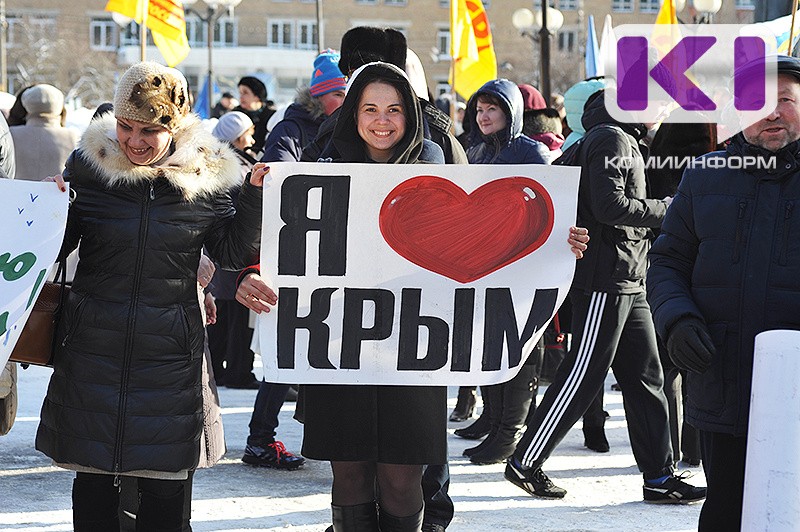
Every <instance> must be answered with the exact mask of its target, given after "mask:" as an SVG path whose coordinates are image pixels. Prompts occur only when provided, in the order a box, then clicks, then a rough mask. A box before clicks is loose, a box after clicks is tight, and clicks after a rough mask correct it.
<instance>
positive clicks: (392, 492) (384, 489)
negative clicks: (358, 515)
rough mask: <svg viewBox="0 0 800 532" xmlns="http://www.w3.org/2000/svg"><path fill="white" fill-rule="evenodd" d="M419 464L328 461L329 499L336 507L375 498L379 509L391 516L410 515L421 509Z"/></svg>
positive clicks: (420, 472)
mask: <svg viewBox="0 0 800 532" xmlns="http://www.w3.org/2000/svg"><path fill="white" fill-rule="evenodd" d="M422 467H423V466H421V465H400V464H381V463H376V462H331V469H332V470H333V489H332V490H331V499H332V502H333V504H334V505H336V506H355V505H357V504H363V503H365V502H370V501H373V500H375V499H378V500H379V501H380V506H381V508H382V509H384V510H386V512H388V513H390V514H391V515H395V516H398V517H405V516H409V515H413V514H415V513H416V512H418V511H419V510H420V508H422ZM376 491H377V493H376ZM378 494H379V495H378Z"/></svg>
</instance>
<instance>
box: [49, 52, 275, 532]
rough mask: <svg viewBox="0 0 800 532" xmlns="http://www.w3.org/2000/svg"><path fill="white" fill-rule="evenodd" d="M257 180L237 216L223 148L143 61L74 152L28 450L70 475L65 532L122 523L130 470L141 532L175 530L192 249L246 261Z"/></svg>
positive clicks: (197, 418)
mask: <svg viewBox="0 0 800 532" xmlns="http://www.w3.org/2000/svg"><path fill="white" fill-rule="evenodd" d="M263 175H264V173H263V172H261V173H256V174H254V175H253V176H252V177H251V178H250V180H249V181H248V182H246V183H244V184H243V185H241V193H240V195H239V201H238V205H237V207H238V208H237V209H234V206H233V202H232V200H231V197H230V192H231V190H233V189H234V188H236V187H239V186H240V184H241V174H240V172H239V167H238V163H237V162H236V159H235V157H234V155H233V153H232V151H231V150H230V149H229V148H228V147H227V146H225V145H224V144H222V143H220V142H219V141H217V140H216V139H214V138H213V136H212V135H211V134H210V133H207V132H205V130H204V129H203V127H202V124H201V123H200V120H199V119H198V118H197V117H196V116H194V115H192V114H191V113H190V111H189V98H188V90H187V84H186V79H185V78H184V77H183V75H182V74H181V73H180V72H179V71H177V70H175V69H171V68H166V67H164V66H161V65H159V64H157V63H152V62H144V63H137V64H135V65H133V66H132V67H130V68H129V69H128V70H127V71H126V72H125V73H124V74H123V76H122V77H121V79H120V81H119V85H118V87H117V90H116V94H115V97H114V115H113V116H111V115H110V114H107V115H104V116H101V117H100V118H98V119H96V120H94V121H92V122H91V123H90V125H89V127H88V128H87V130H86V132H85V133H84V135H83V137H82V139H81V142H80V145H79V147H78V149H77V150H76V151H75V152H73V154H72V155H70V157H69V159H68V161H67V164H66V168H65V170H64V179H66V180H68V181H69V182H70V186H71V188H72V189H74V190H75V191H76V192H77V199H76V200H75V201H74V202H73V203H72V205H71V206H70V209H69V215H68V219H67V228H66V232H65V237H64V243H63V245H62V250H61V253H60V257H64V256H66V254H67V253H69V252H70V251H71V250H72V249H74V248H75V247H76V246H77V245H78V243H79V242H80V244H81V256H80V261H79V263H78V267H77V272H76V274H75V280H74V282H73V284H72V290H71V292H70V295H69V296H68V298H67V301H66V303H65V308H64V311H63V313H62V319H61V321H60V323H59V327H58V331H57V333H56V346H57V347H56V353H55V358H54V364H53V366H54V370H53V375H52V377H51V379H50V384H49V386H48V390H47V395H46V397H45V400H44V404H43V405H42V412H41V421H40V424H39V428H38V432H37V435H36V448H37V449H38V450H40V451H42V452H43V453H45V454H46V455H47V456H49V457H50V458H52V459H53V461H54V462H55V463H56V464H57V465H59V466H60V467H64V468H66V469H70V470H73V471H76V477H75V481H74V484H73V493H72V500H73V523H74V527H75V530H76V531H78V532H81V531H95V530H117V529H119V518H118V507H119V490H118V487H117V484H118V482H117V480H118V477H119V476H133V477H136V478H138V479H139V480H138V485H139V490H140V498H139V501H140V503H139V508H138V514H137V519H136V526H137V529H138V530H161V531H174V532H177V531H180V530H182V529H183V527H184V525H185V524H187V523H186V518H185V516H184V502H185V491H184V482H185V480H186V479H187V477H188V476H189V472H190V471H192V470H193V469H194V468H195V467H197V465H198V462H199V458H200V445H199V441H200V437H201V433H202V430H203V398H202V390H201V388H202V385H201V379H202V362H203V336H204V332H203V318H202V314H201V310H200V304H199V300H198V292H197V275H198V273H197V272H198V264H199V260H200V252H201V248H202V247H203V246H205V247H206V248H207V249H208V250H209V251H210V252H211V254H212V255H213V256H214V258H215V259H216V260H218V261H220V262H222V263H223V264H224V265H225V266H227V267H232V268H242V267H244V266H245V265H247V264H249V263H252V261H254V260H255V257H256V256H257V255H258V240H259V232H260V225H261V224H260V222H261V186H262V185H263ZM55 180H56V182H57V183H59V186H60V188H61V190H66V187H65V186H64V185H63V181H62V179H61V176H56V178H55Z"/></svg>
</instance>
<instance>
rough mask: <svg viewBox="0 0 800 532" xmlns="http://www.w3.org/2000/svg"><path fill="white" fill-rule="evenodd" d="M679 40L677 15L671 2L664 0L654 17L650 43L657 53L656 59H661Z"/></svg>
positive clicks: (671, 0)
mask: <svg viewBox="0 0 800 532" xmlns="http://www.w3.org/2000/svg"><path fill="white" fill-rule="evenodd" d="M680 40H681V32H680V29H679V27H678V15H677V12H676V11H675V4H674V3H673V0H664V3H663V4H661V9H659V10H658V15H657V16H656V25H655V26H654V27H653V34H652V35H651V37H650V42H652V43H653V47H654V48H655V49H656V52H657V53H658V59H663V57H664V56H665V55H667V53H668V52H669V51H670V50H672V48H674V47H675V45H677V44H678V42H680Z"/></svg>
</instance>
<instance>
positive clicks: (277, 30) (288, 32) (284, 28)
mask: <svg viewBox="0 0 800 532" xmlns="http://www.w3.org/2000/svg"><path fill="white" fill-rule="evenodd" d="M293 37H294V21H292V20H270V22H269V29H268V31H267V46H271V47H272V48H292V41H294V38H293Z"/></svg>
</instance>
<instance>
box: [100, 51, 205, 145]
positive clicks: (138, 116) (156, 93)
mask: <svg viewBox="0 0 800 532" xmlns="http://www.w3.org/2000/svg"><path fill="white" fill-rule="evenodd" d="M189 112H190V108H189V94H188V89H187V83H186V78H185V77H184V76H183V74H181V72H180V71H178V70H176V69H174V68H169V67H165V66H164V65H160V64H158V63H154V62H152V61H145V62H142V63H137V64H135V65H133V66H132V67H130V68H129V69H128V70H127V71H125V73H124V74H123V75H122V78H120V80H119V84H118V85H117V91H116V93H115V95H114V116H116V117H119V118H125V119H127V120H135V121H137V122H145V123H147V124H155V125H158V126H162V127H164V128H166V129H167V130H169V131H170V132H173V133H174V132H175V130H177V129H178V128H179V127H180V123H181V121H182V120H183V118H184V117H185V116H186V115H188V114H189Z"/></svg>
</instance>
